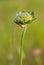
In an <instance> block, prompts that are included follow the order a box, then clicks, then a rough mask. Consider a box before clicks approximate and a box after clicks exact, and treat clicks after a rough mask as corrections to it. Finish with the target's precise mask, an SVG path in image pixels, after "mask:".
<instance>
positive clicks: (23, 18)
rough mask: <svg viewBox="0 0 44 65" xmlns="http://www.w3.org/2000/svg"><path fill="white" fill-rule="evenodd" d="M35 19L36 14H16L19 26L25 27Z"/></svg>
mask: <svg viewBox="0 0 44 65" xmlns="http://www.w3.org/2000/svg"><path fill="white" fill-rule="evenodd" d="M34 19H35V16H34V12H31V13H29V12H25V11H23V12H19V13H17V14H16V17H15V23H16V24H18V25H25V24H29V23H31V22H32V21H33V20H34Z"/></svg>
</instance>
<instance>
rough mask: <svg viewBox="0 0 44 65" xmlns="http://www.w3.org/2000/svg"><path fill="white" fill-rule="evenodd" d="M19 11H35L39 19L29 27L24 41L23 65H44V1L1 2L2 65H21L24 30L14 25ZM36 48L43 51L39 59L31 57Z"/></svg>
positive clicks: (15, 0)
mask: <svg viewBox="0 0 44 65" xmlns="http://www.w3.org/2000/svg"><path fill="white" fill-rule="evenodd" d="M19 11H28V12H30V11H34V12H35V17H36V18H37V19H36V20H35V21H34V22H33V23H31V24H29V25H28V28H27V32H26V34H25V37H24V40H23V43H24V48H23V51H24V54H25V57H26V58H25V59H23V65H35V64H36V65H44V0H0V65H19V62H20V61H19V57H20V56H19V53H18V50H17V49H18V46H20V38H21V33H22V29H21V28H20V27H19V26H17V25H16V24H14V23H13V20H14V18H15V15H16V13H17V12H19ZM35 48H41V49H42V54H41V55H40V56H39V57H37V58H36V57H32V56H31V55H30V51H31V50H33V49H35ZM8 57H9V59H8Z"/></svg>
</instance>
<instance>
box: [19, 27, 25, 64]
mask: <svg viewBox="0 0 44 65" xmlns="http://www.w3.org/2000/svg"><path fill="white" fill-rule="evenodd" d="M25 32H26V27H24V28H23V31H22V36H21V46H20V65H22V51H23V38H24V34H25Z"/></svg>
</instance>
